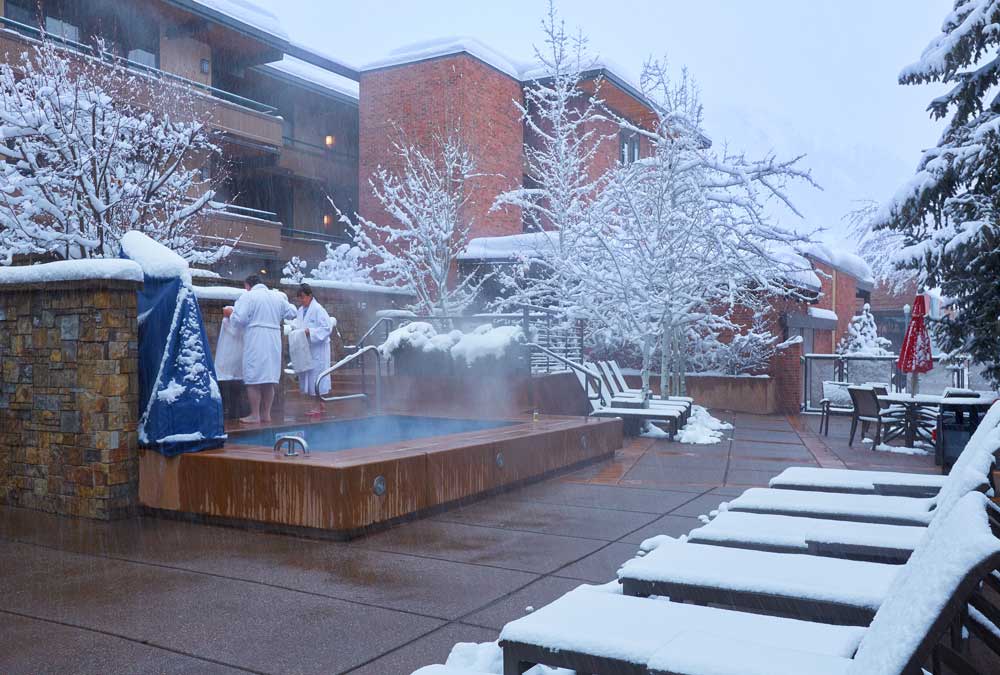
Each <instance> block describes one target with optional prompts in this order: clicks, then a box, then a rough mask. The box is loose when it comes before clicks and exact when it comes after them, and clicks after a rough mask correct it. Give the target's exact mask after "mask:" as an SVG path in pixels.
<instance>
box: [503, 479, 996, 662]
mask: <svg viewBox="0 0 1000 675" xmlns="http://www.w3.org/2000/svg"><path fill="white" fill-rule="evenodd" d="M989 508H995V507H992V506H991V505H990V504H989V500H988V499H987V498H986V496H985V495H982V494H978V493H970V494H968V495H966V496H965V497H963V498H962V499H961V500H960V502H959V503H958V504H957V505H956V507H955V509H954V510H953V511H952V512H951V513H950V514H949V515H948V516H947V519H946V522H945V523H944V524H943V526H942V527H939V528H936V529H935V531H934V533H933V536H934V539H933V541H931V542H930V544H929V545H928V546H926V547H921V549H920V550H919V551H917V552H916V553H915V554H914V555H913V557H912V558H911V559H910V562H909V563H907V564H906V565H905V566H903V567H901V568H900V572H899V574H898V575H897V576H896V578H895V580H894V581H893V584H892V586H891V588H890V590H889V592H888V594H887V597H886V599H885V601H884V602H883V603H882V604H881V606H880V607H879V609H878V611H877V612H876V614H875V617H874V619H873V620H872V622H871V625H870V626H869V627H868V628H861V627H848V626H836V625H830V624H825V623H812V622H806V621H800V620H797V619H786V618H780V617H773V616H763V615H759V614H750V613H742V612H737V611H733V610H727V609H717V608H714V607H702V606H697V605H684V604H680V603H677V602H674V601H672V600H663V599H655V600H653V599H643V598H635V597H630V596H626V595H615V594H612V593H601V592H597V591H595V590H587V589H582V588H581V589H577V590H574V591H571V592H570V593H568V594H566V595H564V596H563V597H562V598H560V599H558V600H556V601H555V602H553V603H550V604H549V605H547V606H545V607H542V608H541V609H538V610H536V611H534V612H533V613H531V614H529V615H527V616H525V617H523V618H521V619H518V620H516V621H513V622H511V623H508V624H507V625H506V626H505V627H504V629H503V631H502V632H501V634H500V646H501V647H502V648H503V656H504V675H521V674H522V673H524V672H525V671H527V670H528V669H529V668H530V667H531V666H533V665H534V664H539V663H541V664H545V665H549V666H558V667H564V668H570V669H572V670H575V671H577V672H583V673H594V674H596V675H603V674H611V673H614V674H616V675H617V674H634V675H646V674H655V675H799V674H802V673H809V674H810V675H848V674H850V675H911V674H917V673H921V672H922V671H921V668H922V666H923V665H924V664H925V663H926V662H927V661H929V660H931V659H932V658H933V659H934V660H935V662H936V661H938V660H946V661H948V662H950V663H960V661H961V659H962V657H961V656H960V655H957V653H956V652H954V651H952V650H951V649H949V648H948V647H947V646H944V645H939V644H938V642H939V640H940V638H941V637H942V636H945V635H946V634H949V633H950V634H951V635H955V634H956V632H958V630H960V628H961V626H962V624H963V623H964V624H965V625H966V627H968V628H969V630H970V631H973V632H975V633H976V634H977V635H980V636H984V641H986V642H987V644H988V645H990V646H991V647H993V646H995V644H996V642H998V640H997V638H996V637H995V636H994V637H990V635H991V634H990V633H989V631H988V630H987V629H986V628H983V625H982V623H981V620H980V617H983V616H985V617H994V618H996V617H997V615H998V610H997V608H996V607H995V606H994V605H993V604H992V603H991V601H990V600H989V598H988V597H987V596H985V595H984V594H983V593H982V591H981V589H980V586H981V584H982V583H983V582H984V581H985V582H986V583H988V584H990V585H991V586H992V585H994V579H993V578H992V576H991V575H992V573H993V570H995V569H996V568H997V567H998V565H1000V540H998V539H997V537H996V536H995V533H994V532H992V531H991V528H990V520H989V518H988V517H987V515H986V511H987V509H989ZM969 604H971V607H972V609H971V610H970V612H969V614H966V607H967V606H968V605H969ZM990 640H992V642H991V641H990ZM936 665H937V663H935V666H936ZM963 665H964V664H963ZM934 672H935V673H936V674H938V675H940V674H941V673H942V672H943V671H942V670H941V669H939V668H937V667H935V668H934ZM957 672H967V673H974V672H975V671H974V670H971V669H969V670H966V671H957Z"/></svg>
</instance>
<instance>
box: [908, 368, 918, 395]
mask: <svg viewBox="0 0 1000 675" xmlns="http://www.w3.org/2000/svg"><path fill="white" fill-rule="evenodd" d="M916 395H917V373H916V372H913V373H910V396H916Z"/></svg>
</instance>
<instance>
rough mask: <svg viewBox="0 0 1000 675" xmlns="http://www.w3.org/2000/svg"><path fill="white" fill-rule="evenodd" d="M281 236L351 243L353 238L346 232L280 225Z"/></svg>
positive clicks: (332, 242) (333, 242)
mask: <svg viewBox="0 0 1000 675" xmlns="http://www.w3.org/2000/svg"><path fill="white" fill-rule="evenodd" d="M281 236H282V237H291V238H293V239H313V240H316V241H323V242H329V243H331V244H353V243H354V240H353V239H351V238H350V237H349V236H347V235H346V234H330V233H327V232H316V231H313V230H298V229H295V228H294V227H282V228H281Z"/></svg>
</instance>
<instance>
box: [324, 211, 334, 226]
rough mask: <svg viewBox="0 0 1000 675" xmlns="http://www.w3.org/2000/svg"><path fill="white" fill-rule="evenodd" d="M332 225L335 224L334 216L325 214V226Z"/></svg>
mask: <svg viewBox="0 0 1000 675" xmlns="http://www.w3.org/2000/svg"><path fill="white" fill-rule="evenodd" d="M332 224H333V216H331V215H330V214H329V213H326V214H324V215H323V225H325V226H327V227H329V226H330V225H332Z"/></svg>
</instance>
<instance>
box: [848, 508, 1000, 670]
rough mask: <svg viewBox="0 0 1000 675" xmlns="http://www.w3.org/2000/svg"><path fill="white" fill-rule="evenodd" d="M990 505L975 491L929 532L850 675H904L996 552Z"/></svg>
mask: <svg viewBox="0 0 1000 675" xmlns="http://www.w3.org/2000/svg"><path fill="white" fill-rule="evenodd" d="M988 501H989V499H988V497H986V496H985V495H983V494H981V493H978V492H972V493H969V494H966V495H965V496H964V497H962V498H961V499H960V500H958V502H957V503H956V504H955V506H954V508H952V509H951V511H950V513H948V515H947V516H946V517H944V518H942V519H941V521H940V526H939V527H937V528H935V531H934V532H933V533H932V532H930V531H928V536H927V539H926V540H925V541H924V542H923V543H922V545H921V546H920V547H918V548H917V550H916V551H914V553H913V555H912V556H910V559H909V561H908V562H907V563H906V565H904V566H903V568H902V571H901V572H900V574H899V576H898V577H897V578H896V581H895V582H894V583H893V586H892V588H891V589H890V590H889V596H888V598H887V599H886V601H885V602H884V603H883V604H882V607H880V608H879V611H878V613H876V614H875V619H874V620H873V621H872V623H871V626H869V628H868V630H867V632H866V633H865V635H864V638H863V639H862V640H861V644H860V645H859V647H858V651H857V654H855V656H854V663H852V664H851V669H850V670H849V672H850V673H852V674H856V675H897V674H898V673H901V672H903V669H904V668H905V667H906V665H907V663H908V661H909V660H910V658H911V656H912V655H913V653H914V652H915V651H916V649H917V647H918V645H919V644H920V642H921V640H923V638H924V637H925V636H926V635H927V634H928V632H929V631H930V630H931V627H932V626H933V624H934V622H935V620H936V619H937V618H938V616H940V614H941V611H942V610H943V609H944V607H945V605H946V604H947V603H948V601H949V600H950V599H951V597H952V595H953V594H954V593H955V591H956V590H957V589H958V587H959V584H960V583H961V582H962V580H963V579H964V577H965V576H966V575H967V574H968V573H969V572H970V571H971V570H973V569H974V568H976V567H977V566H979V565H981V564H982V563H983V562H985V561H986V560H988V559H989V558H990V557H991V556H995V555H997V554H998V553H1000V540H998V539H997V538H996V537H994V536H993V534H992V532H991V531H990V525H989V519H988V518H987V514H986V508H987V503H988Z"/></svg>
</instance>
